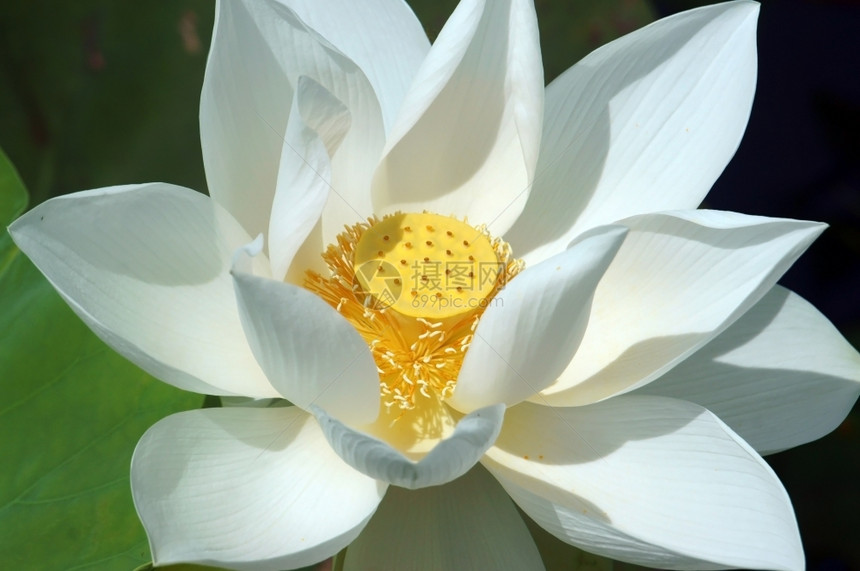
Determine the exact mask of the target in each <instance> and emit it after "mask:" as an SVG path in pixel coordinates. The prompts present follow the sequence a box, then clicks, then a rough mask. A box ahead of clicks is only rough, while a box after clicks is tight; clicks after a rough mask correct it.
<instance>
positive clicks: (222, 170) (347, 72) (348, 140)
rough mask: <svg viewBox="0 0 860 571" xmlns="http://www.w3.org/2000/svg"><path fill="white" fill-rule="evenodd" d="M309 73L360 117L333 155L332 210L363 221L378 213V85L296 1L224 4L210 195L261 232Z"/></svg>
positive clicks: (210, 68)
mask: <svg viewBox="0 0 860 571" xmlns="http://www.w3.org/2000/svg"><path fill="white" fill-rule="evenodd" d="M301 76H307V77H309V78H311V79H313V80H314V81H316V82H317V83H319V84H320V85H321V86H323V87H324V88H325V89H326V90H328V91H329V92H331V93H332V94H333V95H334V97H336V98H337V99H338V100H340V101H342V102H343V104H344V105H345V106H346V107H347V108H348V109H349V112H350V114H351V117H352V125H351V128H350V131H349V133H348V134H347V135H346V137H345V139H344V141H343V143H342V144H341V145H340V148H339V152H338V153H337V154H336V156H335V157H333V159H332V170H333V174H332V181H331V185H332V187H333V193H332V196H331V197H330V200H329V206H328V207H327V210H328V209H331V208H336V209H338V212H340V213H341V215H344V212H342V211H345V212H346V215H347V221H349V222H354V221H355V220H356V219H359V218H360V217H361V215H363V214H365V213H368V214H369V213H370V211H371V208H370V196H369V191H368V189H369V185H370V178H371V176H372V172H373V168H374V167H375V166H376V162H377V161H378V158H379V156H380V152H381V149H382V144H383V139H384V131H383V125H382V117H381V114H380V110H379V103H378V101H377V100H376V96H375V94H374V93H373V87H372V86H371V85H370V83H369V82H368V81H367V78H366V77H365V76H364V74H363V73H362V72H361V70H360V69H358V67H357V66H356V65H355V63H353V62H352V61H350V60H349V59H348V58H347V57H345V56H344V55H343V54H341V53H340V52H339V51H338V50H337V49H336V48H334V47H333V46H331V44H329V43H328V42H327V41H326V40H324V39H323V38H322V37H320V36H319V34H317V33H316V32H314V31H313V30H312V29H310V28H308V26H307V25H305V23H303V22H302V21H301V19H300V18H299V17H298V16H296V14H295V13H294V12H293V11H292V10H290V9H289V8H288V7H287V6H284V5H282V4H279V3H277V2H275V1H274V0H262V1H250V0H242V1H235V0H234V1H221V2H218V13H217V18H216V22H215V32H214V35H213V39H212V47H211V48H210V53H209V61H208V63H207V68H206V77H205V80H204V84H203V93H202V95H201V100H200V130H201V141H202V144H203V159H204V163H205V166H206V175H207V180H208V183H209V191H210V194H211V195H212V197H213V198H215V200H217V201H219V202H220V203H221V204H223V205H224V206H225V207H226V208H227V209H228V210H230V211H231V212H232V213H233V215H234V216H236V218H237V219H238V220H239V221H240V222H241V223H242V224H243V226H244V227H245V228H246V229H247V230H248V232H249V233H250V234H252V235H256V234H258V233H261V232H265V231H266V229H267V226H268V223H269V217H270V211H271V206H272V201H273V198H274V193H275V184H276V179H277V175H278V166H279V161H280V157H281V150H282V147H283V144H284V137H285V133H286V129H287V121H288V118H289V112H290V108H291V105H292V98H293V94H294V91H295V90H296V89H297V86H298V84H299V78H300V77H301ZM340 224H342V222H340V223H338V224H336V226H335V228H336V229H339V228H340ZM335 233H336V231H335Z"/></svg>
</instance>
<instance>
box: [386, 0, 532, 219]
mask: <svg viewBox="0 0 860 571" xmlns="http://www.w3.org/2000/svg"><path fill="white" fill-rule="evenodd" d="M542 69H543V68H542V64H541V59H540V46H539V45H538V37H537V21H536V18H535V14H534V7H533V5H532V3H531V2H530V1H529V0H492V1H488V0H464V1H463V2H461V3H460V4H459V5H458V6H457V8H456V9H455V10H454V13H453V14H452V15H451V18H450V19H449V20H448V23H447V24H446V25H445V27H444V28H443V29H442V31H441V33H440V34H439V37H438V38H437V39H436V42H435V43H434V44H433V47H432V48H431V49H430V53H429V54H428V56H427V59H426V60H424V64H423V65H422V67H421V69H420V70H419V72H418V74H417V76H416V78H415V82H414V83H413V86H412V88H411V90H410V91H409V93H408V94H407V96H406V99H405V101H404V103H403V108H402V109H401V112H400V115H398V118H397V121H396V122H395V124H394V127H393V128H392V130H391V132H390V133H389V138H388V141H387V142H386V147H385V148H386V153H385V157H384V158H383V160H382V162H381V163H380V165H379V168H378V169H377V171H376V174H375V177H374V181H373V185H374V186H373V203H374V206H375V207H376V210H377V211H378V212H384V213H387V212H392V211H395V210H403V211H407V212H409V211H412V212H414V211H418V212H420V211H421V210H423V209H427V210H432V211H434V212H438V213H441V214H455V215H457V216H467V217H468V218H469V221H470V222H471V223H473V224H482V223H486V224H488V225H490V227H491V230H492V231H493V233H494V234H496V235H499V234H502V233H503V232H504V231H505V230H506V229H507V228H509V227H510V226H511V224H513V221H514V220H516V218H517V216H518V215H519V213H520V211H521V210H522V208H523V206H524V205H525V201H526V199H527V197H528V191H529V185H530V183H531V179H532V175H533V173H534V166H535V163H536V162H537V154H538V148H539V144H540V130H541V117H542V112H543V71H542Z"/></svg>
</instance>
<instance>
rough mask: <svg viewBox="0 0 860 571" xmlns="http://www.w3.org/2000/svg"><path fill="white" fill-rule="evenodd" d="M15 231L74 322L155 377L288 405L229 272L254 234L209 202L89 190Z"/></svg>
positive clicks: (175, 193) (50, 205) (160, 190)
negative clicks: (252, 340)
mask: <svg viewBox="0 0 860 571" xmlns="http://www.w3.org/2000/svg"><path fill="white" fill-rule="evenodd" d="M9 231H10V233H11V234H12V238H13V239H14V240H15V242H16V243H17V244H18V246H19V247H20V248H21V250H23V251H24V253H26V254H27V255H28V256H29V257H30V259H31V260H32V261H33V263H35V264H36V266H37V267H38V268H39V269H40V270H41V271H42V273H44V274H45V276H46V277H47V278H48V280H49V281H50V282H51V284H52V285H53V286H54V287H55V288H56V289H57V291H58V292H59V293H60V295H61V296H63V299H65V300H66V302H67V303H68V304H69V306H70V307H71V308H72V309H73V310H74V311H75V313H77V314H78V316H79V317H80V318H81V319H83V320H84V321H85V322H86V324H87V325H88V326H89V327H90V328H91V329H93V331H94V332H95V333H96V334H97V335H98V336H99V337H100V338H101V339H102V340H104V341H105V342H106V343H107V344H108V345H110V346H111V347H112V348H114V349H115V350H116V351H118V352H119V353H121V354H122V355H123V356H124V357H126V358H127V359H129V360H130V361H132V362H133V363H135V364H136V365H138V366H139V367H141V368H142V369H144V370H145V371H147V372H148V373H150V374H152V375H154V376H155V377H158V378H159V379H161V380H163V381H165V382H167V383H170V384H172V385H175V386H177V387H179V388H182V389H186V390H190V391H195V392H199V393H205V394H221V395H225V394H226V395H230V394H234V395H243V396H252V397H273V396H278V394H277V391H275V389H274V388H272V386H271V385H270V384H269V382H268V381H267V380H266V377H265V375H264V374H263V372H262V371H261V370H260V367H259V366H258V365H257V362H256V361H255V360H254V356H253V355H252V354H251V350H250V348H249V347H248V343H247V341H246V340H245V335H244V333H243V332H242V325H241V323H240V322H239V313H238V311H237V308H236V300H235V297H234V295H233V285H232V281H231V279H230V276H229V274H228V272H229V270H230V256H231V254H232V251H233V250H234V249H235V248H236V247H237V246H239V245H241V244H242V243H244V242H247V241H248V239H249V238H248V235H247V234H246V233H245V232H244V231H243V230H242V228H241V227H240V226H239V224H238V223H237V222H236V221H235V220H234V219H233V218H232V217H231V216H230V215H229V214H228V213H227V212H225V211H224V210H223V209H221V208H220V207H219V206H218V205H217V204H215V202H214V201H212V200H210V199H209V198H207V197H206V196H204V195H202V194H199V193H197V192H194V191H192V190H188V189H186V188H180V187H177V186H172V185H168V184H160V183H154V184H145V185H129V186H115V187H109V188H102V189H96V190H90V191H86V192H79V193H76V194H70V195H66V196H62V197H59V198H55V199H53V200H49V201H48V202H45V203H43V204H41V205H39V206H37V207H36V208H34V209H33V210H32V211H30V212H29V213H27V214H25V215H24V216H22V217H21V218H19V219H18V220H17V221H16V222H15V223H14V224H12V226H10V228H9Z"/></svg>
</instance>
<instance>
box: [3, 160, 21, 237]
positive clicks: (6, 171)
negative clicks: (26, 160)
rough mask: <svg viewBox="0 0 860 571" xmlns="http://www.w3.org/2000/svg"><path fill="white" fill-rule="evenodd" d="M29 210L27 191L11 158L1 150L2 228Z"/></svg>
mask: <svg viewBox="0 0 860 571" xmlns="http://www.w3.org/2000/svg"><path fill="white" fill-rule="evenodd" d="M25 208H27V189H25V188H24V183H22V182H21V177H19V176H18V171H16V170H15V167H14V166H13V165H12V163H11V162H9V157H7V156H6V153H4V152H3V149H0V226H2V227H4V228H5V227H6V225H8V224H9V223H10V222H12V221H13V220H15V218H17V217H18V215H19V214H21V213H22V212H24V209H25Z"/></svg>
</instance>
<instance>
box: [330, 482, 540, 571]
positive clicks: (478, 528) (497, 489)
mask: <svg viewBox="0 0 860 571" xmlns="http://www.w3.org/2000/svg"><path fill="white" fill-rule="evenodd" d="M543 568H544V567H543V563H542V561H541V557H540V554H539V553H538V550H537V547H535V543H534V541H533V540H532V538H531V535H529V531H528V529H527V528H526V525H525V523H524V522H523V520H522V518H521V517H520V514H519V513H517V510H516V508H515V507H514V503H513V502H512V501H511V499H510V498H509V497H508V495H507V494H506V493H505V491H504V490H503V489H502V487H501V486H499V484H498V483H497V482H496V481H495V480H494V479H493V477H492V476H491V475H489V474H488V473H487V471H486V470H485V469H484V468H482V467H481V466H475V467H474V468H472V469H471V470H469V472H467V473H466V474H465V475H463V476H461V477H460V478H457V479H456V480H454V481H453V482H449V483H448V484H445V485H444V486H434V487H432V488H424V489H421V490H403V489H401V488H397V487H392V488H390V489H389V490H388V493H387V494H386V495H385V499H384V500H383V501H382V503H381V504H379V509H378V510H377V511H376V514H375V515H374V516H373V519H371V520H370V523H369V524H367V527H365V528H364V531H362V532H361V535H359V536H358V539H356V540H355V541H354V542H352V543H351V544H350V546H349V549H347V551H346V559H345V561H344V569H346V570H347V571H351V570H357V571H366V570H368V569H493V570H496V571H503V570H511V571H521V570H522V571H525V570H528V569H540V570H543Z"/></svg>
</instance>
